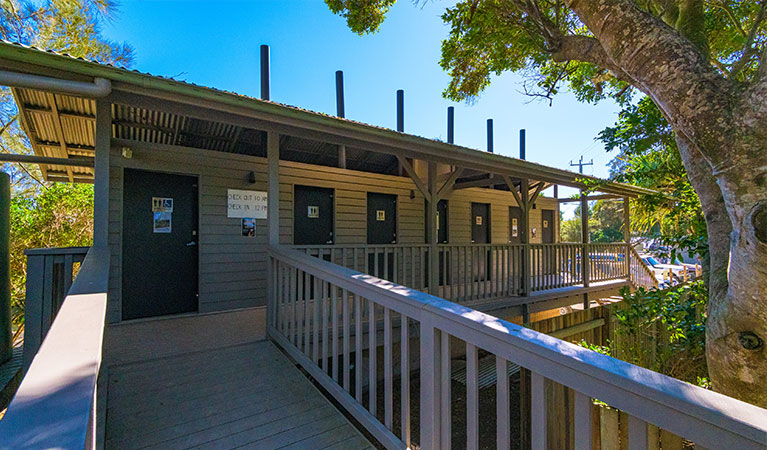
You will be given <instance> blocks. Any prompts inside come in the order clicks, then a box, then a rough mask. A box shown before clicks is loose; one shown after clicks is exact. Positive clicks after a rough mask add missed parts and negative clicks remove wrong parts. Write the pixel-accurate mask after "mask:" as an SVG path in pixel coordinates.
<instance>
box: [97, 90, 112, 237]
mask: <svg viewBox="0 0 767 450" xmlns="http://www.w3.org/2000/svg"><path fill="white" fill-rule="evenodd" d="M111 140H112V104H111V103H110V101H109V100H107V99H96V135H95V144H96V145H95V150H94V151H95V156H94V164H93V246H94V247H98V246H106V245H107V239H108V235H109V231H108V226H109V152H110V146H111Z"/></svg>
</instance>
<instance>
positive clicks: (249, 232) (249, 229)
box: [242, 218, 256, 237]
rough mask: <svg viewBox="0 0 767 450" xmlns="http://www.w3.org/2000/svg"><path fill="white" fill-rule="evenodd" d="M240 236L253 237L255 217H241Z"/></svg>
mask: <svg viewBox="0 0 767 450" xmlns="http://www.w3.org/2000/svg"><path fill="white" fill-rule="evenodd" d="M242 236H243V237H255V236H256V219H253V218H249V219H242Z"/></svg>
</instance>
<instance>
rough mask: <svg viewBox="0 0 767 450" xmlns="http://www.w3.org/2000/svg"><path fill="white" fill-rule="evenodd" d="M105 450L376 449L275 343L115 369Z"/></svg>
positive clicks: (110, 385)
mask: <svg viewBox="0 0 767 450" xmlns="http://www.w3.org/2000/svg"><path fill="white" fill-rule="evenodd" d="M105 447H106V448H120V449H129V448H163V449H181V448H192V447H194V448H238V447H249V448H302V449H305V448H372V446H371V445H370V443H369V442H368V441H367V440H366V439H365V438H364V437H363V436H362V434H360V432H359V431H358V430H357V429H356V428H355V427H354V426H352V425H351V424H350V423H349V422H348V421H347V419H346V418H345V417H344V416H343V414H341V412H340V411H338V409H336V408H335V407H334V406H333V405H332V404H331V403H330V402H329V401H328V400H327V399H326V398H325V397H324V396H323V395H322V394H321V393H320V392H319V391H318V390H317V389H316V388H315V387H314V386H313V385H312V383H311V382H310V381H309V380H308V379H307V378H306V377H305V376H304V375H303V374H302V373H301V372H299V370H298V369H297V368H296V367H295V366H294V365H293V364H292V363H291V362H290V361H289V360H288V359H287V358H286V357H285V356H284V355H283V354H282V353H281V352H280V351H279V350H278V349H277V348H276V347H275V346H274V345H273V344H272V343H270V342H267V341H260V342H255V343H249V344H244V345H237V346H232V347H227V348H223V349H215V350H206V351H201V352H196V353H191V354H186V355H180V356H171V357H165V358H160V359H155V360H152V361H146V362H139V363H133V364H125V365H119V366H111V367H110V368H109V375H108V391H107V417H106V431H105Z"/></svg>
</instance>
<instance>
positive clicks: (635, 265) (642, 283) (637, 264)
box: [629, 245, 658, 289]
mask: <svg viewBox="0 0 767 450" xmlns="http://www.w3.org/2000/svg"><path fill="white" fill-rule="evenodd" d="M629 252H630V256H629V259H630V263H631V270H629V273H630V275H631V282H632V283H633V284H634V287H644V288H656V289H657V288H658V279H657V278H656V277H655V272H653V271H652V269H650V268H649V267H648V266H647V264H646V263H645V262H644V260H643V259H642V258H641V257H640V256H639V253H637V251H636V249H635V248H634V246H633V245H629ZM640 272H641V273H640ZM642 275H644V276H642Z"/></svg>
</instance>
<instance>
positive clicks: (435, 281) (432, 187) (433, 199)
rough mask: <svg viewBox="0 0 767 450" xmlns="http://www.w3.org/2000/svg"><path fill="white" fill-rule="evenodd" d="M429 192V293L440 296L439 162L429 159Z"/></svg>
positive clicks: (427, 216)
mask: <svg viewBox="0 0 767 450" xmlns="http://www.w3.org/2000/svg"><path fill="white" fill-rule="evenodd" d="M427 183H428V192H429V198H428V199H427V200H428V201H427V203H426V204H427V205H428V208H429V210H428V212H427V214H426V220H427V226H428V233H427V238H428V241H429V242H428V244H429V273H428V274H427V276H428V277H429V278H428V279H429V293H430V294H432V295H437V296H439V255H438V254H437V252H438V251H439V249H438V248H437V238H438V236H437V202H438V201H439V195H437V163H435V162H434V161H429V164H428V180H427Z"/></svg>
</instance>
